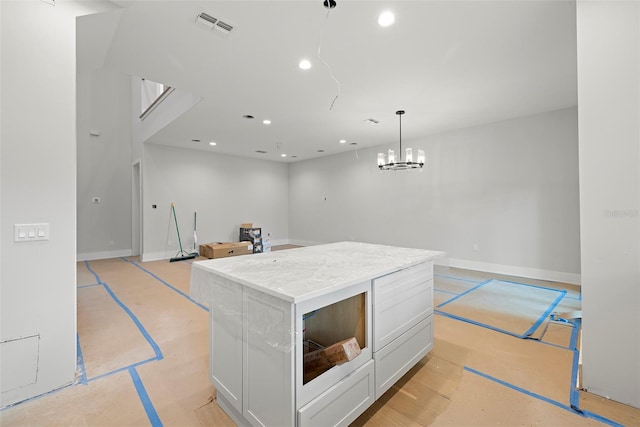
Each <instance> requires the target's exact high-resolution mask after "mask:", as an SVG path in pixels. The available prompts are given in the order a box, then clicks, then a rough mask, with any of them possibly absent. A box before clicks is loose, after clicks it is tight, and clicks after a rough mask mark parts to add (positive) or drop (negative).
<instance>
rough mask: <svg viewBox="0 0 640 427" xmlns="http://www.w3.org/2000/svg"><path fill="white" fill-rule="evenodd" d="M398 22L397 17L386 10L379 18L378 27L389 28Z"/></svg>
mask: <svg viewBox="0 0 640 427" xmlns="http://www.w3.org/2000/svg"><path fill="white" fill-rule="evenodd" d="M395 21H396V17H395V16H394V15H393V12H391V11H389V10H385V11H384V12H382V13H381V14H380V16H379V17H378V25H380V26H381V27H388V26H389V25H391V24H393V23H394V22H395Z"/></svg>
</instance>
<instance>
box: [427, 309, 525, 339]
mask: <svg viewBox="0 0 640 427" xmlns="http://www.w3.org/2000/svg"><path fill="white" fill-rule="evenodd" d="M438 307H439V306H438ZM433 312H434V313H436V314H439V315H440V316H444V317H448V318H450V319H455V320H460V321H462V322H466V323H469V324H471V325H476V326H480V327H481V328H486V329H491V330H492V331H496V332H500V333H503V334H507V335H511V336H512V337H516V338H526V337H525V336H524V335H521V334H516V333H514V332H511V331H507V330H505V329H500V328H496V327H495V326H491V325H487V324H486V323H480V322H476V321H475V320H471V319H467V318H466V317H460V316H456V315H455V314H451V313H447V312H444V311H440V310H434V311H433Z"/></svg>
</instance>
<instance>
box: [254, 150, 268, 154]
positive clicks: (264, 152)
mask: <svg viewBox="0 0 640 427" xmlns="http://www.w3.org/2000/svg"><path fill="white" fill-rule="evenodd" d="M256 153H260V154H267V152H266V151H264V150H256Z"/></svg>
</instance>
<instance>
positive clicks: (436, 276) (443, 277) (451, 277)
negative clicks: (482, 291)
mask: <svg viewBox="0 0 640 427" xmlns="http://www.w3.org/2000/svg"><path fill="white" fill-rule="evenodd" d="M433 277H435V278H440V279H451V280H458V281H460V282H469V283H482V282H481V281H480V280H471V279H463V278H461V277H454V276H446V275H444V274H434V275H433Z"/></svg>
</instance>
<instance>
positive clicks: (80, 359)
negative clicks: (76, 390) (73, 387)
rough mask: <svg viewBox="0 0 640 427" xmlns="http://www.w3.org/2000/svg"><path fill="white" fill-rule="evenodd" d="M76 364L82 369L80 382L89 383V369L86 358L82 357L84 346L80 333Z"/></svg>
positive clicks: (77, 336) (77, 341)
mask: <svg viewBox="0 0 640 427" xmlns="http://www.w3.org/2000/svg"><path fill="white" fill-rule="evenodd" d="M76 366H77V367H78V369H79V370H80V378H79V380H80V384H84V385H87V384H88V381H87V370H86V369H85V366H84V358H83V357H82V348H80V335H78V334H76Z"/></svg>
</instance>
